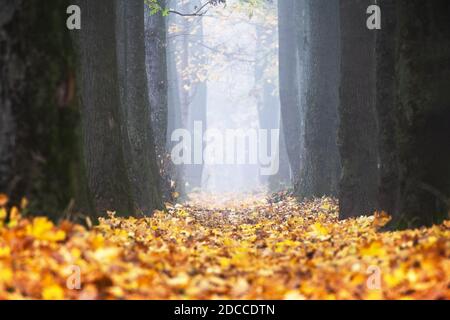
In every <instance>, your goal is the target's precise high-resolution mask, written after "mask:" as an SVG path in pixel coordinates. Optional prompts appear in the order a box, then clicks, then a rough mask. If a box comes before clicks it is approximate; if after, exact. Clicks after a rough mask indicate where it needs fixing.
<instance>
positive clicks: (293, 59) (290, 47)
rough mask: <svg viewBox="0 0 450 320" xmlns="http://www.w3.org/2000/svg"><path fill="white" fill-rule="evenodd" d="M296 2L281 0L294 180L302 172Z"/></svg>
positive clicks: (285, 121)
mask: <svg viewBox="0 0 450 320" xmlns="http://www.w3.org/2000/svg"><path fill="white" fill-rule="evenodd" d="M294 9H295V1H294V0H283V1H278V21H279V22H278V32H279V77H280V103H281V107H280V110H281V119H282V127H283V128H284V138H285V142H286V148H287V153H288V157H289V162H290V165H291V170H292V176H293V181H294V183H297V181H298V178H299V171H300V152H301V148H300V139H301V132H300V125H301V116H300V98H299V88H298V79H299V78H298V73H297V68H296V66H297V63H298V60H297V57H298V56H297V43H296V41H297V36H296V32H295V30H296V29H295V26H296V24H295V21H296V20H295V11H294Z"/></svg>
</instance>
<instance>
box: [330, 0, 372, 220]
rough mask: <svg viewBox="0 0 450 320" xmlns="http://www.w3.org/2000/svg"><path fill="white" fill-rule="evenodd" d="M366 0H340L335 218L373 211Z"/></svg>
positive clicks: (368, 39) (370, 87)
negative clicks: (338, 167)
mask: <svg viewBox="0 0 450 320" xmlns="http://www.w3.org/2000/svg"><path fill="white" fill-rule="evenodd" d="M371 3H372V2H371V1H369V0H364V1H354V0H341V1H340V2H339V4H340V14H341V29H340V32H341V57H342V58H341V82H340V83H341V89H340V107H339V116H340V125H339V131H338V145H339V151H340V155H341V163H342V175H341V181H340V186H339V204H340V214H339V217H340V218H341V219H343V218H349V217H355V216H361V215H366V214H372V213H373V212H374V211H375V210H376V207H377V193H378V191H377V180H378V169H377V157H378V155H377V145H376V137H377V133H376V132H377V131H376V130H377V126H376V120H375V111H374V104H375V31H373V30H368V29H367V28H366V19H367V15H366V14H365V12H366V10H367V7H368V6H369V5H370V4H371Z"/></svg>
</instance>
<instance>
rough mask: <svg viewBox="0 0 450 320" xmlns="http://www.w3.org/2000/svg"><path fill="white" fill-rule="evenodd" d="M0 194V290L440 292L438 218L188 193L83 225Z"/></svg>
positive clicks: (177, 294)
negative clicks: (420, 224) (149, 209)
mask: <svg viewBox="0 0 450 320" xmlns="http://www.w3.org/2000/svg"><path fill="white" fill-rule="evenodd" d="M231 199H234V200H231ZM6 203H7V199H6V198H5V196H3V197H0V299H24V298H25V299H26V298H34V299H42V298H43V299H138V298H145V299H211V298H214V299H383V298H384V299H415V298H424V299H450V259H449V258H450V221H446V222H445V223H444V224H442V225H440V226H434V227H432V228H428V229H426V228H423V229H420V230H410V231H402V232H386V233H382V232H377V229H378V228H379V227H381V226H383V225H384V224H385V223H386V222H387V220H388V217H386V216H385V215H382V214H380V215H376V216H374V217H361V218H358V219H351V220H347V221H338V219H337V203H336V201H334V200H333V199H327V198H323V199H316V200H314V201H310V202H305V203H297V202H296V201H295V200H294V199H292V198H290V197H289V196H286V195H283V194H281V195H279V196H277V197H272V198H270V199H268V198H266V197H264V196H249V197H247V198H245V199H236V198H233V197H231V196H230V197H228V198H226V197H225V196H222V197H213V196H210V195H209V196H208V195H197V196H194V197H192V200H191V201H190V202H188V203H186V204H185V205H169V206H168V213H163V212H157V213H156V214H155V215H154V216H153V217H151V218H145V217H143V218H127V219H123V218H117V217H115V216H114V215H113V214H110V215H109V217H106V218H103V219H100V223H99V225H97V226H95V227H93V228H90V229H88V228H85V227H83V226H81V225H77V224H73V223H70V222H62V223H60V224H58V225H57V226H55V225H54V224H53V223H52V222H50V221H49V220H47V219H46V218H40V217H36V218H27V217H26V215H23V216H21V214H20V213H19V209H17V208H12V209H6ZM1 206H3V209H1ZM24 206H25V205H24ZM22 211H24V210H22ZM7 213H9V215H10V221H8V222H6V221H5V217H6V215H7Z"/></svg>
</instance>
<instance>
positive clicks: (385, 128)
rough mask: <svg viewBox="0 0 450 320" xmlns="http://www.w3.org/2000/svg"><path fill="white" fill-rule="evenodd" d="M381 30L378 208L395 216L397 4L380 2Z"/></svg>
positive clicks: (378, 48)
mask: <svg viewBox="0 0 450 320" xmlns="http://www.w3.org/2000/svg"><path fill="white" fill-rule="evenodd" d="M378 5H379V6H380V7H381V12H382V15H381V26H382V28H381V30H377V31H376V65H377V71H376V90H377V93H376V111H377V117H378V121H377V123H378V154H379V161H380V166H379V188H378V193H379V194H378V206H379V209H380V210H384V211H385V212H388V213H390V214H393V213H394V212H396V210H397V201H398V192H399V189H398V188H399V186H398V176H399V173H398V155H397V145H396V128H397V121H396V112H395V110H396V108H395V106H396V105H395V76H396V71H395V59H396V55H395V53H396V37H397V33H396V26H397V12H396V6H397V1H391V0H380V1H378Z"/></svg>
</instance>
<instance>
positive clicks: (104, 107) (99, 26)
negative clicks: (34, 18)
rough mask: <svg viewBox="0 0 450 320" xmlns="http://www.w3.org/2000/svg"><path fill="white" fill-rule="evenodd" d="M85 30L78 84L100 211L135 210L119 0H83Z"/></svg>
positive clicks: (89, 169) (90, 172)
mask: <svg viewBox="0 0 450 320" xmlns="http://www.w3.org/2000/svg"><path fill="white" fill-rule="evenodd" d="M79 4H80V6H81V10H82V13H83V17H82V23H83V25H82V29H81V31H79V32H78V33H76V35H77V36H78V37H79V38H78V40H79V41H78V51H79V63H80V65H79V77H78V84H79V88H80V90H81V94H80V99H81V118H82V129H83V130H82V131H83V140H84V156H85V162H86V172H87V177H88V185H89V191H90V193H91V195H92V199H93V202H94V207H95V210H96V211H97V213H99V214H103V213H104V212H105V211H106V210H114V211H117V213H118V214H124V215H125V214H131V213H132V212H133V209H134V208H133V201H132V198H131V192H130V186H129V182H128V177H127V170H126V165H125V159H124V153H123V151H124V150H123V149H122V141H123V137H122V131H121V116H120V114H121V110H120V106H121V104H120V92H119V80H118V69H117V54H116V52H117V48H116V45H117V39H116V32H115V26H116V3H115V1H111V0H96V1H89V0H79Z"/></svg>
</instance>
